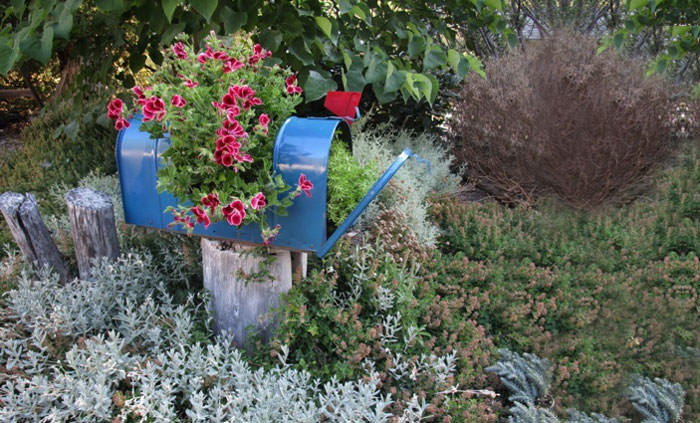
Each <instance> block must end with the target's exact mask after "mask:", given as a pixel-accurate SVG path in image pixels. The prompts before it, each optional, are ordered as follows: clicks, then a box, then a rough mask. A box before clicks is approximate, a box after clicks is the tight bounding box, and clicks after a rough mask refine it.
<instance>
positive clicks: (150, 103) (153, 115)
mask: <svg viewBox="0 0 700 423" xmlns="http://www.w3.org/2000/svg"><path fill="white" fill-rule="evenodd" d="M141 111H142V113H143V121H144V122H149V121H151V120H153V119H156V120H157V121H158V122H160V121H161V120H163V117H165V103H163V100H162V99H161V98H160V97H157V96H153V97H150V98H149V99H148V100H147V101H146V103H145V104H144V105H143V107H142V109H141Z"/></svg>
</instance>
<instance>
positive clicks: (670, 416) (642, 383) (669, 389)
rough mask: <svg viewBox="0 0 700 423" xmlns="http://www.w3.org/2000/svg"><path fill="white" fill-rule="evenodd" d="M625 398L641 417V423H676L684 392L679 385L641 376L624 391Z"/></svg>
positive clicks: (680, 410) (681, 407) (679, 414)
mask: <svg viewBox="0 0 700 423" xmlns="http://www.w3.org/2000/svg"><path fill="white" fill-rule="evenodd" d="M626 395H627V398H628V399H629V400H630V402H632V405H633V406H634V408H635V409H636V410H637V411H638V412H639V414H641V415H642V417H643V418H644V420H643V421H642V423H677V422H678V421H680V418H681V414H682V413H683V405H684V404H685V391H684V390H683V387H682V386H681V385H680V384H679V383H671V382H669V381H668V380H666V379H660V378H655V379H654V381H653V382H652V381H651V380H650V379H648V378H645V377H643V376H638V377H636V378H635V380H634V382H633V383H632V385H631V386H630V387H629V388H628V389H627V391H626Z"/></svg>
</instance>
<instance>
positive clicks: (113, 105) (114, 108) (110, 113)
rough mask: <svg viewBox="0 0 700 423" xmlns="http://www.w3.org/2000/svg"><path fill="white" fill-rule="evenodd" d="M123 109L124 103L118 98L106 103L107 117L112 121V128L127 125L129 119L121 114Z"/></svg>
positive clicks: (124, 127)
mask: <svg viewBox="0 0 700 423" xmlns="http://www.w3.org/2000/svg"><path fill="white" fill-rule="evenodd" d="M123 109H124V103H123V102H122V101H121V100H120V99H118V98H115V99H113V100H112V101H110V102H109V104H108V105H107V117H109V118H110V119H112V120H113V121H114V129H116V130H117V131H121V130H122V129H126V128H128V127H129V121H128V120H126V119H124V117H123V116H122V110H123Z"/></svg>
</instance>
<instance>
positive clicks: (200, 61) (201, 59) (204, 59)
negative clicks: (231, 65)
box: [197, 53, 209, 64]
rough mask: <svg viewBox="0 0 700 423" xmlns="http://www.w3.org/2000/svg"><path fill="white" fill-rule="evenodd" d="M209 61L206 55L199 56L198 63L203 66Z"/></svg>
mask: <svg viewBox="0 0 700 423" xmlns="http://www.w3.org/2000/svg"><path fill="white" fill-rule="evenodd" d="M207 60H209V57H207V55H206V54H205V53H202V54H200V55H199V56H197V61H198V62H199V63H201V64H205V63H207Z"/></svg>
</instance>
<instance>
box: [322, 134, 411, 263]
mask: <svg viewBox="0 0 700 423" xmlns="http://www.w3.org/2000/svg"><path fill="white" fill-rule="evenodd" d="M410 157H411V150H410V149H408V148H407V149H405V150H404V151H403V152H402V153H401V154H400V155H399V156H398V157H397V158H396V160H394V163H392V164H391V166H389V167H388V168H387V170H386V171H384V174H382V176H381V177H380V178H379V180H377V182H375V183H374V185H372V188H370V189H369V191H367V194H365V196H364V197H362V200H360V202H359V203H358V204H357V206H355V208H354V209H353V211H352V212H350V214H349V215H348V217H347V218H345V220H344V221H343V223H341V224H340V226H338V229H336V230H335V232H333V235H331V236H330V237H329V238H328V240H326V242H325V243H324V244H323V245H322V246H321V248H320V249H319V251H318V253H317V254H318V256H319V257H323V256H324V255H326V253H327V252H328V251H329V250H330V249H331V248H333V246H334V245H335V243H336V242H338V240H339V239H340V237H341V236H343V234H344V233H345V232H347V230H348V229H350V227H352V225H354V224H355V221H356V220H357V218H358V217H360V215H361V214H362V212H364V211H365V209H366V208H367V206H369V203H371V202H372V200H374V199H375V198H376V197H377V195H378V194H379V192H380V191H381V190H382V188H384V186H385V185H386V184H387V183H388V182H389V180H390V179H391V178H392V177H393V176H394V174H395V173H396V172H398V171H399V169H400V168H401V166H403V164H404V163H405V162H406V160H408V159H409V158H410Z"/></svg>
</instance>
